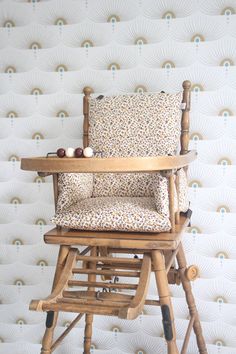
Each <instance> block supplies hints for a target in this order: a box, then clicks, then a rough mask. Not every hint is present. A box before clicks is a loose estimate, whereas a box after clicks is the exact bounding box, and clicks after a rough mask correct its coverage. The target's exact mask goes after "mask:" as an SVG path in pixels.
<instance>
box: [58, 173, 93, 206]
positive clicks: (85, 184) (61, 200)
mask: <svg viewBox="0 0 236 354" xmlns="http://www.w3.org/2000/svg"><path fill="white" fill-rule="evenodd" d="M58 192H59V196H58V201H57V212H62V211H63V210H67V209H68V208H69V207H70V206H71V205H73V204H75V203H77V202H78V201H80V200H83V199H86V198H91V197H92V193H93V174H92V173H60V174H59V177H58Z"/></svg>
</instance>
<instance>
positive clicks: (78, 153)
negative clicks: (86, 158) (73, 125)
mask: <svg viewBox="0 0 236 354" xmlns="http://www.w3.org/2000/svg"><path fill="white" fill-rule="evenodd" d="M82 156H83V149H82V148H80V147H78V148H76V149H75V157H82Z"/></svg>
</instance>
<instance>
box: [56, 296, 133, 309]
mask: <svg viewBox="0 0 236 354" xmlns="http://www.w3.org/2000/svg"><path fill="white" fill-rule="evenodd" d="M57 303H66V304H81V305H86V306H89V305H92V306H105V307H106V306H107V307H119V308H120V307H122V306H128V305H129V302H127V301H126V302H118V301H111V300H105V299H104V300H96V299H72V298H65V297H63V298H61V299H58V300H57Z"/></svg>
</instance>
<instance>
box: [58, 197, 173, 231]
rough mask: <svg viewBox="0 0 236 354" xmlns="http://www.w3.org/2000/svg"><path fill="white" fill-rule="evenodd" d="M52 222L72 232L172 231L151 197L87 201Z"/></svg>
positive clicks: (75, 205)
mask: <svg viewBox="0 0 236 354" xmlns="http://www.w3.org/2000/svg"><path fill="white" fill-rule="evenodd" d="M52 222H53V223H55V224H57V225H60V226H63V227H68V228H72V229H78V230H97V231H108V230H117V231H130V232H131V231H134V232H164V231H169V230H170V227H171V225H170V221H169V219H168V217H166V216H163V215H161V214H159V213H158V212H157V210H156V205H155V199H154V198H150V197H149V198H148V197H98V198H88V199H84V200H81V201H79V202H78V203H76V204H74V205H71V206H70V207H69V208H67V209H66V210H64V211H63V212H57V213H56V215H55V216H54V217H53V219H52Z"/></svg>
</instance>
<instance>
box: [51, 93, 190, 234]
mask: <svg viewBox="0 0 236 354" xmlns="http://www.w3.org/2000/svg"><path fill="white" fill-rule="evenodd" d="M181 99H182V93H179V94H174V95H170V94H163V93H161V94H139V95H137V94H136V95H121V96H110V97H104V98H102V99H96V98H92V99H90V118H89V119H90V122H89V123H90V127H89V145H90V146H91V147H92V148H93V149H94V150H95V151H97V152H99V154H98V158H99V156H101V155H100V153H101V152H102V154H103V157H105V158H106V157H111V156H115V157H132V156H158V155H168V154H169V155H174V154H176V152H177V151H178V148H179V136H180V125H181V110H180V103H181ZM179 173H180V194H179V201H180V210H181V211H186V210H187V209H188V199H187V194H186V191H187V179H186V174H185V172H184V170H180V172H179ZM175 209H176V210H177V193H176V191H175ZM52 221H53V222H54V223H55V224H57V225H60V226H64V227H70V228H75V229H81V230H120V231H138V232H142V231H143V232H162V231H169V230H170V227H171V225H170V221H169V200H168V180H167V178H166V177H163V176H161V174H160V173H125V174H118V173H109V174H108V173H99V174H98V173H97V174H87V175H86V174H61V175H60V176H59V199H58V207H57V213H56V215H55V216H54V218H53V219H52Z"/></svg>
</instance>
